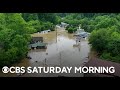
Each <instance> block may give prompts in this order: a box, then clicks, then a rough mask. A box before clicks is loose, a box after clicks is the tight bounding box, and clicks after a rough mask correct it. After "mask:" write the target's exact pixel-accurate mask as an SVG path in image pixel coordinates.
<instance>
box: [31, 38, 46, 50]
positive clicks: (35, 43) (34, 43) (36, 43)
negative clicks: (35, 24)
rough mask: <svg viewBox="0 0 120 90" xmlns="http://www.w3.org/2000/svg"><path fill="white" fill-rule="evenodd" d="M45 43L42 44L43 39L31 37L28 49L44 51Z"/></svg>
mask: <svg viewBox="0 0 120 90" xmlns="http://www.w3.org/2000/svg"><path fill="white" fill-rule="evenodd" d="M46 48H47V43H44V42H43V37H32V39H31V42H30V44H29V49H46Z"/></svg>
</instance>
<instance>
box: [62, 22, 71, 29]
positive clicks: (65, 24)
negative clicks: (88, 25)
mask: <svg viewBox="0 0 120 90" xmlns="http://www.w3.org/2000/svg"><path fill="white" fill-rule="evenodd" d="M68 25H69V24H67V23H64V22H61V27H64V28H65V27H67V26H68Z"/></svg>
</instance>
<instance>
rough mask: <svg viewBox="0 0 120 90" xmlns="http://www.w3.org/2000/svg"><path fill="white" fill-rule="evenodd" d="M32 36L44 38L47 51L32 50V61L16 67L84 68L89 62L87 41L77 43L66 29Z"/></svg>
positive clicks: (75, 75) (32, 75) (72, 73)
mask: <svg viewBox="0 0 120 90" xmlns="http://www.w3.org/2000/svg"><path fill="white" fill-rule="evenodd" d="M32 36H40V37H41V36H42V37H43V38H44V42H46V43H48V44H47V49H36V50H30V51H29V53H28V55H29V56H30V57H31V58H32V59H30V60H27V59H25V60H22V61H21V62H20V63H18V64H15V65H14V66H25V67H28V66H60V67H63V66H72V67H75V66H77V67H79V66H83V64H84V62H86V61H87V59H86V57H88V54H89V51H90V47H89V45H88V40H87V39H82V40H81V42H78V43H76V39H75V37H74V36H73V34H68V33H67V31H65V30H64V29H61V28H60V29H57V30H56V31H53V32H49V33H45V34H40V33H35V34H33V35H32ZM0 75H2V76H3V75H4V76H16V74H12V75H11V74H7V75H5V74H0ZM57 76H67V77H82V76H83V74H81V73H74V71H71V73H70V74H44V73H43V74H35V73H34V74H27V73H26V74H24V75H22V77H57Z"/></svg>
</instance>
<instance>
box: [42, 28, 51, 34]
mask: <svg viewBox="0 0 120 90" xmlns="http://www.w3.org/2000/svg"><path fill="white" fill-rule="evenodd" d="M48 32H51V30H50V29H48V30H44V31H41V33H48Z"/></svg>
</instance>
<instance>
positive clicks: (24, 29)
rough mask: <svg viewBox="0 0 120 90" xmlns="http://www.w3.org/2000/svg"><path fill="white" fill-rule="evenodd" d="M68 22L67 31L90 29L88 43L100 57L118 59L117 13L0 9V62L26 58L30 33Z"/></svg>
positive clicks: (119, 22) (119, 32) (119, 28)
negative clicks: (26, 11) (8, 10)
mask: <svg viewBox="0 0 120 90" xmlns="http://www.w3.org/2000/svg"><path fill="white" fill-rule="evenodd" d="M60 22H65V23H68V24H69V26H68V27H66V30H68V32H69V33H73V32H74V31H76V30H77V28H78V26H79V25H80V26H81V28H83V29H84V30H85V31H87V32H90V33H91V35H90V38H89V43H90V44H91V46H92V48H93V49H94V50H96V52H97V53H98V54H99V57H100V58H102V59H107V60H112V61H115V62H120V14H119V13H0V66H4V65H11V64H13V63H15V62H19V61H20V60H21V59H23V58H25V57H26V55H27V52H28V44H29V41H30V40H31V35H30V34H32V33H35V32H40V31H43V30H47V29H51V30H53V31H54V29H55V25H56V24H60Z"/></svg>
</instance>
